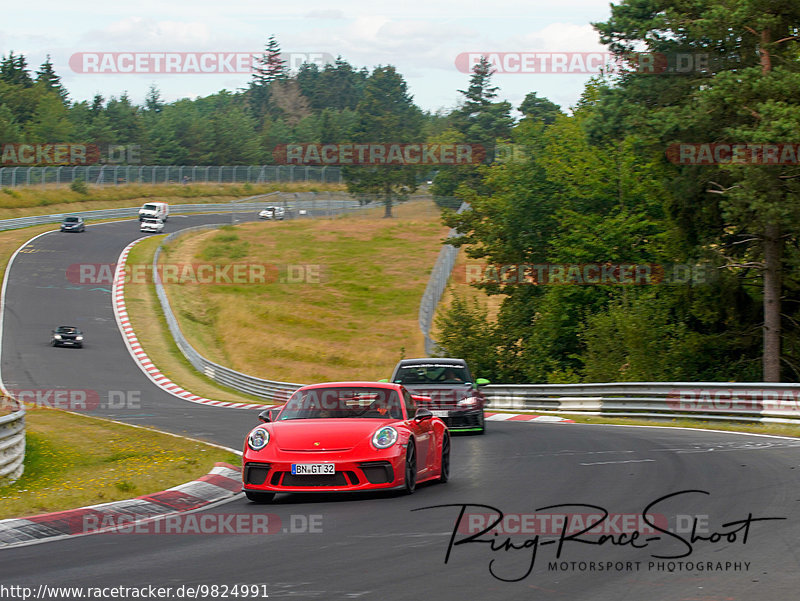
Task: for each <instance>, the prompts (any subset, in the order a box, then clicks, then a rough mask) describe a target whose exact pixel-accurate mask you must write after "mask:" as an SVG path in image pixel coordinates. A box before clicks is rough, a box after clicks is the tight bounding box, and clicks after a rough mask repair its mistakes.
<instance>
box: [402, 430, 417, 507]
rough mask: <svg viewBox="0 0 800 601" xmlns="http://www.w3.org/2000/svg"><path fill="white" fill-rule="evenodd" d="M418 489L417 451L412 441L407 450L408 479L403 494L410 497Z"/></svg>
mask: <svg viewBox="0 0 800 601" xmlns="http://www.w3.org/2000/svg"><path fill="white" fill-rule="evenodd" d="M416 487H417V449H416V447H415V446H414V443H413V442H412V441H409V442H408V447H407V448H406V479H405V487H404V488H403V492H404V493H405V494H407V495H410V494H411V493H412V492H414V489H415V488H416Z"/></svg>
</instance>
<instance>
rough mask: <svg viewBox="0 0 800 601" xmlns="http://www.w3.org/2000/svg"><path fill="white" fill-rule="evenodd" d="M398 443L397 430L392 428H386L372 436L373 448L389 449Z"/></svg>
mask: <svg viewBox="0 0 800 601" xmlns="http://www.w3.org/2000/svg"><path fill="white" fill-rule="evenodd" d="M396 442H397V430H395V429H394V428H392V427H391V426H384V427H383V428H380V429H379V430H376V431H375V434H373V435H372V446H374V447H375V448H376V449H388V448H389V447H390V446H392V445H393V444H394V443H396Z"/></svg>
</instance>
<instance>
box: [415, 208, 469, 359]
mask: <svg viewBox="0 0 800 601" xmlns="http://www.w3.org/2000/svg"><path fill="white" fill-rule="evenodd" d="M468 208H469V204H468V203H466V202H462V203H461V206H459V208H458V210H457V211H456V213H461V212H463V211H465V210H467V209H468ZM457 235H458V232H456V230H455V229H451V230H450V232H449V233H448V235H447V237H448V238H453V237H455V236H457ZM458 251H459V249H458V247H457V246H451V245H450V244H445V245H444V246H442V249H441V250H440V251H439V256H438V257H437V259H436V263H434V265H433V269H432V270H431V275H430V277H429V278H428V285H427V286H425V292H424V293H423V294H422V300H421V301H420V303H419V329H420V330H421V331H422V335H423V336H424V337H425V354H426V355H429V356H432V355H435V354H437V353H438V351H439V348H438V347H437V345H436V341H435V340H434V339H433V338H431V329H432V327H433V316H434V315H435V314H436V307H437V306H438V305H439V301H440V300H441V299H442V294H444V290H445V288H446V287H447V280H449V279H450V273H451V272H452V271H453V267H455V264H456V259H458Z"/></svg>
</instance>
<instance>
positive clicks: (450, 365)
mask: <svg viewBox="0 0 800 601" xmlns="http://www.w3.org/2000/svg"><path fill="white" fill-rule="evenodd" d="M389 382H393V383H395V384H402V385H403V386H405V387H406V388H407V389H408V391H409V392H410V393H411V394H413V395H415V396H418V395H419V396H425V397H430V401H419V400H418V401H417V405H419V406H421V407H425V409H429V410H430V411H431V413H433V414H434V415H435V416H436V417H439V418H441V419H442V421H444V423H445V424H447V427H448V428H450V429H451V430H453V431H456V432H457V431H462V432H476V433H478V434H483V433H484V431H485V429H486V425H485V419H484V414H483V408H484V405H485V404H486V398H485V397H484V396H483V393H482V392H481V391H480V388H479V387H480V386H483V385H485V384H488V383H489V380H485V379H483V378H478V379H475V378H473V376H472V374H471V373H470V371H469V367H468V366H467V362H466V361H464V360H463V359H453V358H448V359H440V358H431V357H427V358H422V359H403V360H401V361H400V362H399V363H398V364H397V365H396V366H395V368H394V371H393V372H392V377H391V378H390V379H389Z"/></svg>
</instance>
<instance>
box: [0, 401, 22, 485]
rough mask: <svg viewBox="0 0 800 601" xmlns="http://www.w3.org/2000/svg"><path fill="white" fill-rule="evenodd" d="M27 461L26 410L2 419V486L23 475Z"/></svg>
mask: <svg viewBox="0 0 800 601" xmlns="http://www.w3.org/2000/svg"><path fill="white" fill-rule="evenodd" d="M24 459H25V409H24V408H22V407H20V409H18V410H17V411H14V412H13V413H10V414H8V415H4V416H2V417H0V485H2V484H10V483H11V482H13V481H14V480H16V479H17V478H19V477H20V476H21V475H22V471H23V469H24V464H23V461H24Z"/></svg>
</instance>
